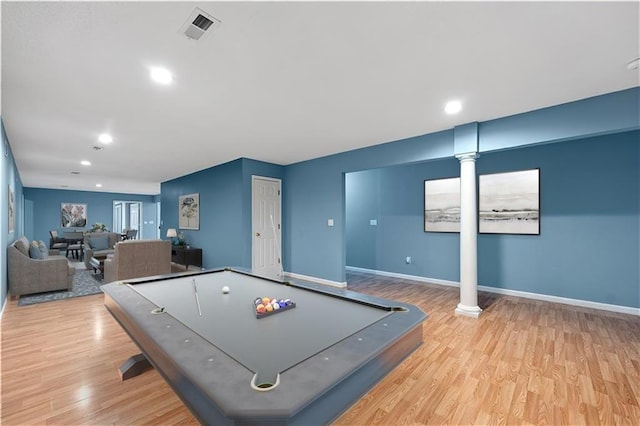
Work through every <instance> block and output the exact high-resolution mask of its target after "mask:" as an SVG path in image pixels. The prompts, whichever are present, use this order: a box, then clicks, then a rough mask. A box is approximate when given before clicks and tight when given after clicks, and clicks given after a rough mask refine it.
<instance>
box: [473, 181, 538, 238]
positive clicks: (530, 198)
mask: <svg viewBox="0 0 640 426" xmlns="http://www.w3.org/2000/svg"><path fill="white" fill-rule="evenodd" d="M478 195H479V203H480V204H479V209H478V210H479V221H478V230H479V232H480V233H482V234H527V235H539V234H540V169H532V170H522V171H518V172H508V173H494V174H489V175H480V178H479V188H478Z"/></svg>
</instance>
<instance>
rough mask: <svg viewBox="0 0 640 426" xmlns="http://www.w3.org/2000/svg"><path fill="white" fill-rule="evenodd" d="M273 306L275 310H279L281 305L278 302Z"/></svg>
mask: <svg viewBox="0 0 640 426" xmlns="http://www.w3.org/2000/svg"><path fill="white" fill-rule="evenodd" d="M271 306H273V310H274V311H277V310H278V309H280V305H278V302H275V303H272V304H271Z"/></svg>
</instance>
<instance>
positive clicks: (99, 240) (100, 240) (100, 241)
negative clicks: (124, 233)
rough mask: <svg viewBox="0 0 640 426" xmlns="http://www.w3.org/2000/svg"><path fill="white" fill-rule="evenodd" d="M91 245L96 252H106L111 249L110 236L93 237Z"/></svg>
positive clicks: (90, 238)
mask: <svg viewBox="0 0 640 426" xmlns="http://www.w3.org/2000/svg"><path fill="white" fill-rule="evenodd" d="M89 245H90V246H91V248H92V249H94V250H106V249H108V248H109V236H108V235H100V236H91V237H89Z"/></svg>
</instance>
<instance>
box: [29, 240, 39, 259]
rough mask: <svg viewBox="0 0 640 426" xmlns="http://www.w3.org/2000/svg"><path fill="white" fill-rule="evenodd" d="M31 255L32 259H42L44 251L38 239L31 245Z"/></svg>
mask: <svg viewBox="0 0 640 426" xmlns="http://www.w3.org/2000/svg"><path fill="white" fill-rule="evenodd" d="M29 257H30V258H32V259H42V252H41V251H40V246H39V245H38V242H37V241H34V242H32V243H31V245H30V246H29Z"/></svg>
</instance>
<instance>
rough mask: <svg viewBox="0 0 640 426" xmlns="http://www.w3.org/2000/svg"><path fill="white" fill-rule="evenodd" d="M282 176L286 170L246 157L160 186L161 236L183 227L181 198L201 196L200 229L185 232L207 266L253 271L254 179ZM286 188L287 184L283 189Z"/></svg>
mask: <svg viewBox="0 0 640 426" xmlns="http://www.w3.org/2000/svg"><path fill="white" fill-rule="evenodd" d="M252 175H259V176H266V177H273V178H282V175H283V170H282V166H278V165H274V164H269V163H264V162H260V161H254V160H250V159H246V158H240V159H238V160H234V161H231V162H229V163H225V164H221V165H219V166H216V167H212V168H209V169H205V170H201V171H199V172H196V173H192V174H189V175H186V176H182V177H179V178H177V179H173V180H171V181H167V182H163V183H162V184H161V203H162V207H161V216H162V235H163V238H166V237H164V236H165V235H166V230H167V229H168V228H178V197H179V196H180V195H186V194H192V193H198V194H200V229H199V230H197V231H195V230H184V231H183V232H184V235H185V238H186V241H187V244H189V245H191V246H193V247H199V248H202V257H203V266H204V267H205V268H219V267H226V266H242V267H247V268H248V267H251V176H252ZM283 186H284V185H283Z"/></svg>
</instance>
